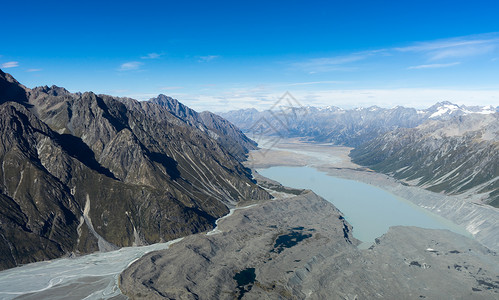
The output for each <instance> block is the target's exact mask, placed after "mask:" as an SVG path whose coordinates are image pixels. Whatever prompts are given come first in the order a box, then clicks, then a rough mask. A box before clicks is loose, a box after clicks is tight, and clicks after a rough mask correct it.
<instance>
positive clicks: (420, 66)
mask: <svg viewBox="0 0 499 300" xmlns="http://www.w3.org/2000/svg"><path fill="white" fill-rule="evenodd" d="M460 63H461V62H458V61H457V62H453V63H448V64H429V65H419V66H412V67H408V68H407V69H409V70H413V69H436V68H448V67H452V66H457V65H459V64H460Z"/></svg>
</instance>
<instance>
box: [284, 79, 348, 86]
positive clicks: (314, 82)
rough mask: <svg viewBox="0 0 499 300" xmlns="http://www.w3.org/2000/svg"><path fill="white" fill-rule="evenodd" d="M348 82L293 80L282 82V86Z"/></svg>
mask: <svg viewBox="0 0 499 300" xmlns="http://www.w3.org/2000/svg"><path fill="white" fill-rule="evenodd" d="M345 83H350V82H349V81H338V80H330V81H309V82H294V83H288V84H283V85H282V86H299V85H316V84H345Z"/></svg>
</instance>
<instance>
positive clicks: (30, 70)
mask: <svg viewBox="0 0 499 300" xmlns="http://www.w3.org/2000/svg"><path fill="white" fill-rule="evenodd" d="M41 70H42V69H27V70H26V72H40V71H41Z"/></svg>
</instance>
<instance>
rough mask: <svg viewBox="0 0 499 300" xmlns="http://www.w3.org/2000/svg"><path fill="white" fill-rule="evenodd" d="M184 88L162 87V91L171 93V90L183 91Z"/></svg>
mask: <svg viewBox="0 0 499 300" xmlns="http://www.w3.org/2000/svg"><path fill="white" fill-rule="evenodd" d="M183 88H184V87H183V86H164V87H161V88H160V90H162V91H171V90H180V89H183Z"/></svg>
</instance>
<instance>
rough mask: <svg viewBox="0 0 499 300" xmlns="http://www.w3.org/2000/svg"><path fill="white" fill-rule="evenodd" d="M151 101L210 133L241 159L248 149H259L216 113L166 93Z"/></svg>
mask: <svg viewBox="0 0 499 300" xmlns="http://www.w3.org/2000/svg"><path fill="white" fill-rule="evenodd" d="M149 102H151V103H155V104H158V105H160V106H162V107H164V108H166V109H167V110H168V111H169V112H170V113H172V114H173V115H175V116H177V117H179V118H180V119H181V120H183V121H184V122H186V123H187V124H189V125H191V126H194V127H196V128H198V129H199V130H201V131H203V132H205V133H208V135H209V136H210V137H212V138H214V139H215V140H217V141H218V142H219V143H220V144H221V145H222V146H223V147H224V148H225V149H227V150H228V151H229V153H231V154H232V155H234V156H235V157H236V158H237V159H239V160H244V159H245V158H246V154H247V153H248V151H250V150H255V149H257V147H256V146H257V145H256V143H255V142H254V141H252V140H251V139H249V138H248V137H247V136H246V135H244V134H243V133H242V131H241V130H239V128H237V127H236V126H234V125H233V124H232V123H230V122H229V121H227V120H225V119H224V118H222V117H220V116H218V115H216V114H214V113H211V112H208V111H204V112H201V113H198V112H196V111H195V110H193V109H190V108H189V107H187V106H185V105H183V104H182V103H180V102H179V101H178V100H176V99H173V98H171V97H168V96H165V95H159V96H158V97H156V98H152V99H150V100H149Z"/></svg>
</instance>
